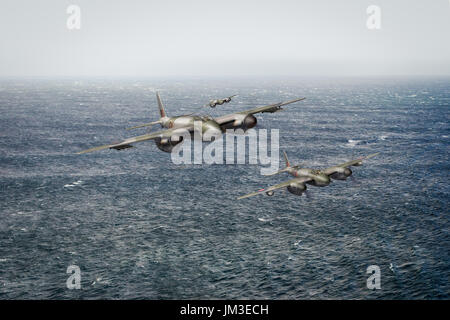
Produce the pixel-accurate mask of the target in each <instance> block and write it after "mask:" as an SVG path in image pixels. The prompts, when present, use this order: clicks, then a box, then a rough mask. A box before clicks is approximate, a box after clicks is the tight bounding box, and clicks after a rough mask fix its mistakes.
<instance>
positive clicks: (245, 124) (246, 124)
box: [233, 114, 258, 131]
mask: <svg viewBox="0 0 450 320" xmlns="http://www.w3.org/2000/svg"><path fill="white" fill-rule="evenodd" d="M257 123H258V120H256V118H255V116H254V115H252V114H249V115H247V116H245V117H244V118H243V119H242V118H241V119H237V120H236V121H234V123H233V127H234V128H235V129H243V130H244V131H246V130H248V129H251V128H253V127H254V126H256V124H257Z"/></svg>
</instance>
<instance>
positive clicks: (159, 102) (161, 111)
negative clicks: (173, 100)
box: [156, 92, 166, 118]
mask: <svg viewBox="0 0 450 320" xmlns="http://www.w3.org/2000/svg"><path fill="white" fill-rule="evenodd" d="M156 100H157V101H158V108H159V114H160V116H161V118H165V117H166V111H165V110H164V105H163V103H162V100H161V97H160V96H159V92H156Z"/></svg>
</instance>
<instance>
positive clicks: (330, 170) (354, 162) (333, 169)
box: [323, 152, 379, 175]
mask: <svg viewBox="0 0 450 320" xmlns="http://www.w3.org/2000/svg"><path fill="white" fill-rule="evenodd" d="M377 154H379V152H377V153H372V154H370V155H368V156H366V157H361V158H359V159H355V160H351V161H347V162H344V163H341V164H338V165H337V166H333V167H330V168H327V169H325V170H323V173H325V174H327V175H330V174H333V173H334V172H336V168H347V167H350V166H355V165H361V164H362V162H363V161H364V160H367V159H370V158H372V157H375V156H376V155H377Z"/></svg>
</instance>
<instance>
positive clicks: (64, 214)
mask: <svg viewBox="0 0 450 320" xmlns="http://www.w3.org/2000/svg"><path fill="white" fill-rule="evenodd" d="M156 91H159V92H160V94H161V97H162V100H163V102H164V104H165V107H166V112H167V115H168V116H175V115H182V114H189V113H192V112H195V113H201V114H205V115H210V116H213V117H217V116H220V115H225V114H228V113H233V112H237V111H243V110H246V109H251V108H254V107H256V106H263V105H267V104H272V103H277V102H280V101H286V100H291V99H294V98H297V97H306V99H305V100H304V101H301V102H298V103H295V104H292V105H288V106H286V107H284V110H283V111H282V112H276V113H262V114H257V115H256V117H257V119H258V125H257V128H259V129H266V130H268V132H270V130H271V129H278V130H279V146H280V152H281V150H284V151H286V152H287V154H288V156H289V159H290V161H291V163H292V164H299V165H300V166H302V167H308V168H318V169H320V168H327V167H329V166H333V165H335V164H339V163H342V162H345V161H348V160H351V159H355V158H358V157H361V156H365V155H368V154H372V153H376V152H379V153H380V154H379V155H377V156H376V157H374V158H371V159H369V160H367V161H365V162H364V164H363V165H362V166H358V167H352V170H353V175H352V179H348V180H346V181H333V182H332V183H331V184H330V185H329V186H328V187H323V188H318V187H314V186H308V196H306V195H302V196H296V195H294V194H291V193H289V192H288V191H287V190H285V189H280V190H278V191H276V192H275V194H274V195H273V196H271V197H268V196H266V195H265V194H263V195H258V196H255V197H252V198H248V199H242V200H237V197H239V196H241V195H244V194H247V193H250V192H253V191H256V190H258V189H260V188H265V187H267V186H270V185H274V184H278V183H280V182H283V181H285V180H287V179H291V178H292V177H290V176H289V175H287V174H286V173H284V174H279V175H275V176H270V177H268V176H264V175H261V172H260V171H261V170H260V169H261V166H263V165H262V164H260V163H257V164H254V163H253V164H251V163H249V161H247V162H246V163H244V164H237V163H234V164H230V163H228V164H227V163H224V164H206V163H202V164H174V163H173V162H172V160H171V155H170V154H169V153H165V152H162V151H160V150H159V149H158V148H157V147H156V145H155V143H154V142H153V141H146V142H142V143H138V144H135V145H134V146H135V147H134V148H129V149H125V150H121V151H116V150H103V151H98V152H94V153H88V154H82V155H78V154H76V152H78V151H81V150H84V149H87V148H91V147H95V146H98V145H102V144H107V143H111V142H113V141H120V140H122V139H125V138H128V137H132V136H135V135H140V134H145V133H146V132H148V130H159V128H151V129H146V128H143V129H136V130H133V131H131V130H130V131H128V130H125V129H126V128H127V127H130V126H134V125H138V124H141V123H144V122H150V121H155V120H158V118H159V113H158V108H157V103H156V99H155V92H156ZM234 94H237V95H238V96H236V97H234V98H233V100H232V102H230V103H228V104H224V105H221V106H217V107H216V108H214V109H212V108H208V107H205V106H204V105H205V104H206V103H208V102H209V100H211V99H215V98H224V97H227V96H230V95H234ZM449 151H450V79H449V78H445V77H441V78H434V77H415V78H414V77H413V78H410V77H390V78H382V77H344V78H340V77H332V78H325V77H324V78H314V77H299V78H295V77H289V78H283V77H276V78H264V77H259V78H200V77H197V78H180V79H177V78H175V77H173V78H164V79H156V78H155V79H154V78H148V79H147V78H139V79H132V78H125V79H102V78H87V79H84V78H83V79H75V78H61V79H47V78H27V79H21V78H11V79H1V80H0V299H449V298H450V284H449V280H450V235H449V232H450V221H449V213H450V212H449V192H450V187H449V172H450V171H449V169H450V165H449ZM280 158H281V154H280ZM281 159H282V158H281ZM282 167H283V163H280V169H281V168H282ZM73 266H75V268H78V269H79V271H80V272H79V273H78V274H77V275H79V278H77V279H79V284H80V288H79V289H77V288H73V286H72V287H71V286H70V284H71V283H72V284H73V282H71V281H72V280H73V279H74V278H73V276H74V274H73V273H72V272H71V270H73V269H70V268H73ZM373 266H375V269H376V270H379V272H376V274H372V272H371V270H374V269H373V268H374V267H373ZM377 268H378V269H377ZM373 276H376V277H377V278H376V279H377V281H378V288H374V287H373V285H372V286H371V285H370V284H371V283H372V284H373V283H374V282H372V280H373V279H374V278H373ZM371 279H372V280H371ZM68 283H69V284H68Z"/></svg>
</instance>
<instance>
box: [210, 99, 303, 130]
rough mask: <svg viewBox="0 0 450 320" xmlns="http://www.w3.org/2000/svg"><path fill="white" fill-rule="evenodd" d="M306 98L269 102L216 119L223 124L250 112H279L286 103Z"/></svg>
mask: <svg viewBox="0 0 450 320" xmlns="http://www.w3.org/2000/svg"><path fill="white" fill-rule="evenodd" d="M305 99H306V98H298V99H294V100H291V101H285V102H279V103H274V104H269V105H267V106H263V107H257V108H254V109H250V110H246V111H240V112H236V113H231V114H227V115H225V116H221V117H217V118H215V119H214V120H215V121H216V122H217V123H218V124H220V125H222V124H224V123H227V122H231V121H235V120H236V119H238V118H241V117H242V115H245V116H246V115H249V114H255V113H262V112H270V113H273V112H277V111H280V110H282V109H281V107H282V106H285V105H288V104H291V103H294V102H298V101H302V100H305Z"/></svg>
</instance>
